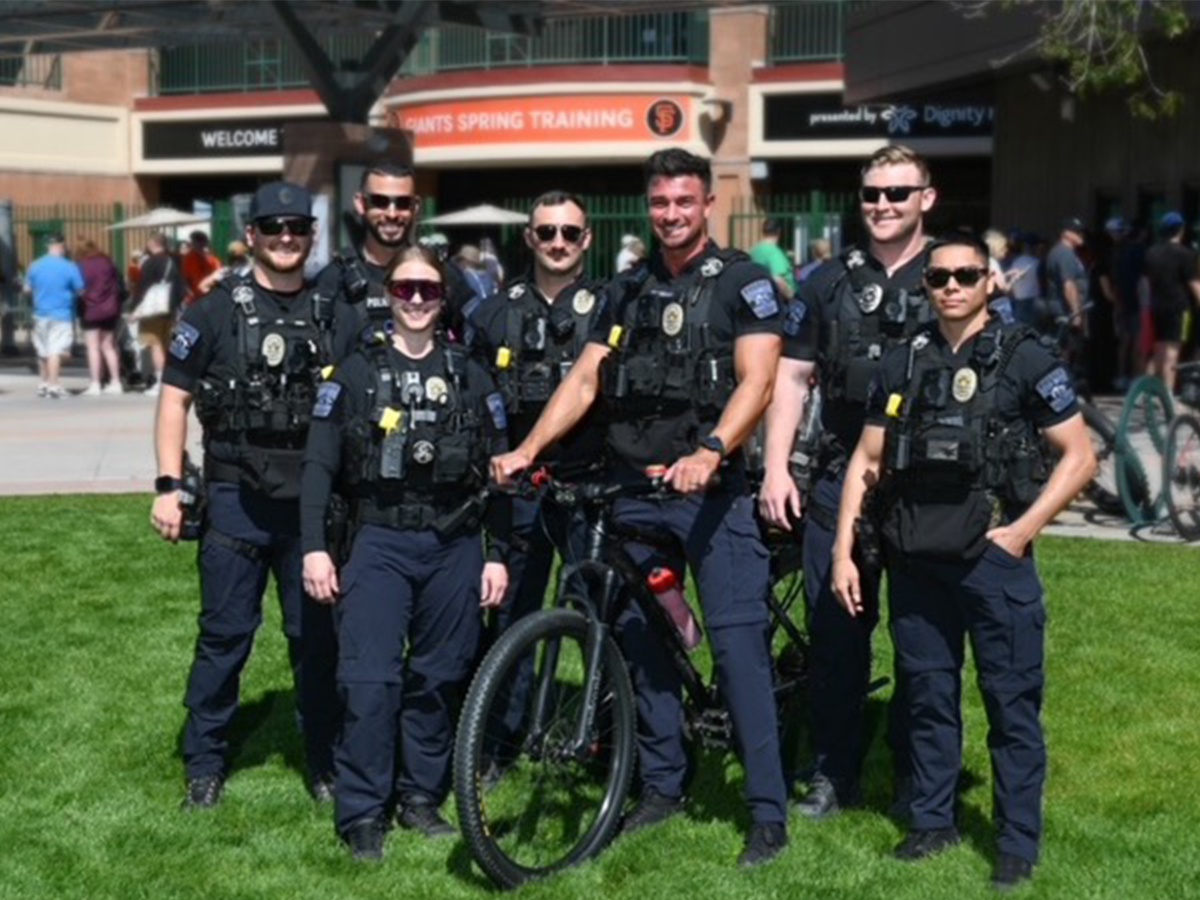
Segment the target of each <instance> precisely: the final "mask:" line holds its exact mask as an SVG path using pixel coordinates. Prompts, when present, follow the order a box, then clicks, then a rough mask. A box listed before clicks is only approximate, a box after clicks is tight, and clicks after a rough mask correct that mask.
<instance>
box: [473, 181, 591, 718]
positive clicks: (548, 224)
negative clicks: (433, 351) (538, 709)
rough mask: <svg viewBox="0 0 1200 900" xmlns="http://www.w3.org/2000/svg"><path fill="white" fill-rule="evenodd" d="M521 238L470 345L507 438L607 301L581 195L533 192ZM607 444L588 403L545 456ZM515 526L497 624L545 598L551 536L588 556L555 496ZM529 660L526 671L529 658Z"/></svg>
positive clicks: (517, 693)
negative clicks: (528, 265)
mask: <svg viewBox="0 0 1200 900" xmlns="http://www.w3.org/2000/svg"><path fill="white" fill-rule="evenodd" d="M525 243H526V245H527V246H528V247H529V249H530V250H531V251H532V252H533V269H532V271H531V272H530V273H528V274H526V275H525V276H524V277H522V278H519V279H517V280H515V281H513V282H512V283H511V284H510V285H509V287H508V289H507V290H506V291H504V292H502V293H499V294H495V295H493V296H492V297H489V298H488V299H487V300H485V301H484V302H483V303H482V304H481V305H480V306H479V307H478V309H476V310H475V311H474V312H473V313H472V314H471V316H470V318H469V320H468V325H467V333H468V334H469V335H470V343H471V345H472V347H473V349H475V350H476V352H477V353H478V355H479V356H480V357H481V358H482V359H483V360H484V361H485V362H486V363H487V364H488V365H489V366H490V368H491V370H492V374H493V376H494V377H495V379H496V382H497V384H498V385H499V386H500V390H501V393H502V394H503V395H504V399H505V403H506V406H507V410H508V434H509V443H510V446H516V445H517V444H519V443H520V442H521V441H523V440H524V439H525V436H526V435H527V434H529V431H530V429H532V428H533V425H534V423H535V422H536V421H537V418H538V416H539V415H540V414H541V412H542V410H543V409H544V408H545V406H546V401H547V400H549V399H550V395H551V394H553V393H554V391H555V390H556V389H557V388H558V385H559V384H560V382H561V381H562V379H563V378H564V377H565V376H566V374H567V372H569V371H570V369H571V366H572V365H574V363H575V360H577V359H578V358H579V355H580V354H581V353H582V352H583V349H584V346H585V345H586V343H587V340H588V336H589V334H590V330H591V322H592V318H593V316H594V315H595V314H596V312H597V311H598V310H599V309H600V308H601V307H602V306H603V305H604V302H605V299H604V293H603V289H604V288H603V285H602V284H600V283H598V282H596V281H593V280H592V279H589V278H587V277H586V276H585V275H584V274H583V262H584V254H585V253H586V252H587V249H588V247H590V246H591V243H592V233H591V230H590V229H589V228H588V221H587V210H586V209H585V207H584V204H583V200H582V199H580V198H579V197H576V196H575V195H574V194H568V193H565V192H563V191H550V192H548V193H545V194H542V195H541V196H540V197H538V198H537V199H536V200H534V201H533V206H532V207H531V208H530V212H529V225H528V226H527V227H526V228H525ZM603 446H604V431H603V429H602V428H601V427H600V425H599V423H598V422H597V421H596V416H595V415H594V414H593V413H589V414H588V415H587V416H586V417H585V418H584V420H583V421H582V422H580V423H579V424H578V425H577V426H576V427H575V428H573V429H572V430H571V431H570V432H569V433H568V434H566V435H565V436H563V438H562V439H561V440H560V441H559V442H558V443H557V444H556V445H555V446H554V447H553V448H551V449H550V451H549V452H548V453H547V454H545V456H544V458H545V460H546V461H548V462H552V463H553V464H554V465H555V468H556V471H557V474H558V476H559V477H560V478H567V479H570V478H571V477H573V476H574V475H578V474H579V473H581V472H583V471H585V470H586V469H588V468H590V467H592V466H594V465H596V463H597V462H598V460H599V458H600V455H601V451H602V450H603ZM513 534H514V535H515V537H516V538H517V540H515V541H514V542H513V549H512V551H511V552H510V554H509V564H508V572H509V596H508V597H507V598H506V601H505V603H504V604H503V605H502V606H501V607H500V608H499V609H498V610H497V611H496V625H497V628H498V630H500V631H503V630H504V629H505V628H507V627H508V626H509V625H510V624H511V623H512V622H515V621H516V620H517V619H519V618H521V617H522V616H524V615H526V614H527V613H529V612H532V611H533V610H536V609H538V608H540V607H541V605H542V601H543V598H544V597H545V594H546V584H547V582H548V581H549V578H550V568H551V564H552V563H553V562H554V549H555V540H554V537H555V536H558V537H559V540H558V543H559V544H562V545H563V548H564V557H565V558H566V559H567V560H568V561H571V560H573V559H577V558H580V557H582V555H583V552H584V545H585V540H586V534H585V529H584V527H583V522H582V518H581V517H575V518H573V519H572V518H570V517H568V516H567V515H565V514H564V512H563V510H562V509H561V508H560V507H557V506H555V505H554V504H552V503H545V504H543V503H539V502H538V501H536V500H526V499H522V498H516V499H514V501H513ZM562 538H565V539H566V540H565V541H564V540H562ZM528 662H529V665H528V667H527V672H528V671H531V670H532V665H533V660H532V659H530V660H529V661H528ZM526 677H527V673H526ZM524 697H525V693H524V691H522V690H521V689H519V688H518V689H515V690H513V691H512V692H511V709H510V713H509V723H508V724H509V725H510V726H511V727H512V728H513V729H515V728H516V727H517V726H518V725H519V724H520V709H521V705H522V701H523V700H524Z"/></svg>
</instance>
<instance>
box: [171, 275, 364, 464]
mask: <svg viewBox="0 0 1200 900" xmlns="http://www.w3.org/2000/svg"><path fill="white" fill-rule="evenodd" d="M249 283H250V285H251V286H252V287H253V288H254V305H255V309H256V310H257V312H258V313H259V315H260V317H261V318H262V319H263V320H264V322H269V321H270V320H273V319H276V318H286V317H288V316H289V315H291V316H297V315H298V316H302V317H303V318H305V319H307V320H308V321H312V305H311V303H310V300H309V294H308V291H307V290H300V291H294V292H287V293H285V292H281V291H269V290H267V289H266V288H264V287H263V286H262V285H260V284H258V283H257V282H255V281H254V280H253V278H251V279H250V281H249ZM241 319H242V314H241V312H240V311H239V310H238V309H237V304H235V303H234V302H233V295H232V293H231V288H230V287H229V285H228V284H227V283H225V282H222V283H220V284H218V285H217V286H216V287H214V288H213V289H212V290H211V291H209V292H208V293H207V294H205V295H204V297H203V298H202V299H200V300H198V301H197V302H196V303H193V304H192V305H191V306H189V307H187V308H186V309H185V310H184V311H183V315H182V316H181V317H180V319H179V321H178V322H177V323H176V325H175V330H174V332H173V334H172V336H171V343H170V346H169V347H168V348H167V364H166V368H165V370H164V371H163V383H164V384H169V385H171V386H172V387H177V388H179V389H180V390H184V391H187V392H188V393H189V394H194V393H195V392H196V383H197V382H198V381H199V380H200V379H201V378H213V379H217V380H223V381H227V380H229V379H231V378H234V377H235V376H237V374H238V372H239V369H240V360H239V355H240V348H239V345H238V341H239V338H238V336H237V332H236V330H235V323H237V324H240V320H241ZM356 324H357V323H356V321H355V319H354V317H353V315H352V313H351V312H350V311H349V310H347V309H338V308H337V306H336V305H335V307H334V319H333V334H332V340H331V349H332V352H333V361H334V362H336V361H337V360H340V359H343V358H344V357H345V356H346V355H347V354H349V353H350V352H351V351H352V350H353V349H354V346H355V344H356V342H357V332H356ZM269 330H270V329H269V328H267V327H265V325H264V326H262V333H263V334H264V335H265V334H267V333H268V332H269ZM204 446H205V452H206V453H210V454H212V456H213V457H214V458H215V459H219V460H222V461H224V462H236V461H237V458H238V456H237V450H236V443H235V438H234V437H233V436H231V435H228V434H226V435H210V434H205V444H204Z"/></svg>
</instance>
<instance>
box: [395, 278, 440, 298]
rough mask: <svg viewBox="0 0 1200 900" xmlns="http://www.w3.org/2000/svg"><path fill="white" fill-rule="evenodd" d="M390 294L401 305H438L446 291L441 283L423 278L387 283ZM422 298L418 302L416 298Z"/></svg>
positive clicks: (403, 279) (398, 279)
mask: <svg viewBox="0 0 1200 900" xmlns="http://www.w3.org/2000/svg"><path fill="white" fill-rule="evenodd" d="M387 289H388V293H389V294H391V295H392V296H393V297H395V298H396V299H397V300H399V301H400V302H401V303H418V302H421V303H438V302H439V301H440V300H441V299H442V298H443V297H444V296H445V295H446V290H445V287H444V286H443V285H442V283H441V282H440V281H428V280H425V279H422V278H397V279H396V280H394V281H389V282H388V283H387ZM418 295H419V296H420V298H421V299H420V300H419V301H418V300H417V299H416V298H417V296H418Z"/></svg>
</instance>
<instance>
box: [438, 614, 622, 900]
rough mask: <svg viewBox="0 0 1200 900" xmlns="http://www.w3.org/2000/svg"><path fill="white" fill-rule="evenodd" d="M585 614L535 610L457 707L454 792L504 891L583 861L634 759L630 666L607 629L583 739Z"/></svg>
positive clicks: (468, 835)
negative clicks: (580, 737)
mask: <svg viewBox="0 0 1200 900" xmlns="http://www.w3.org/2000/svg"><path fill="white" fill-rule="evenodd" d="M587 633H588V622H587V619H586V618H585V617H584V616H583V615H582V614H581V613H578V612H575V611H574V610H570V609H551V610H545V611H543V612H539V613H534V614H533V615H530V616H527V617H525V618H524V619H522V620H520V621H519V622H517V623H516V624H515V625H513V626H512V627H511V628H510V629H509V630H508V631H506V632H505V633H504V635H503V636H502V637H501V638H500V640H498V641H497V642H496V644H495V645H494V646H493V647H492V649H491V650H490V651H489V652H488V654H487V656H486V657H485V658H484V660H483V663H482V665H481V666H480V668H479V671H478V673H477V674H476V675H475V679H474V680H473V681H472V683H471V688H470V690H469V691H468V693H467V698H466V702H465V704H464V705H463V710H462V716H461V717H460V719H459V727H458V737H457V740H456V744H455V750H454V797H455V801H456V802H457V805H458V818H459V823H460V825H461V827H462V832H463V836H464V838H465V839H466V842H467V846H468V848H469V849H470V851H471V855H472V856H473V857H474V858H475V861H476V862H477V863H478V864H479V866H480V867H481V868H482V869H483V870H484V872H486V873H487V875H488V876H489V877H490V878H491V879H492V880H493V881H495V882H496V883H497V884H499V885H500V886H502V887H506V888H511V887H516V886H517V885H519V884H521V883H523V882H525V881H528V880H530V879H532V878H539V877H542V876H545V875H548V874H550V873H552V872H555V871H557V870H559V869H563V868H566V867H568V866H571V865H575V864H576V863H579V862H582V861H583V860H585V859H588V858H589V857H591V856H594V855H596V854H597V853H599V852H600V851H601V850H602V849H603V848H604V847H605V846H606V845H607V844H608V842H609V841H611V840H612V838H613V835H614V834H615V833H616V830H617V826H618V825H619V824H620V819H621V812H622V805H623V804H624V801H625V797H626V795H627V793H628V791H629V783H630V779H631V778H632V776H633V765H634V727H635V726H634V700H633V688H632V687H631V686H630V682H629V671H628V669H627V667H626V665H625V661H624V659H623V658H622V656H621V654H620V651H619V650H618V649H617V645H616V642H615V641H614V640H613V638H612V637H611V635H610V636H609V637H608V638H607V639H606V640H605V642H604V646H603V650H602V660H601V668H600V684H599V691H598V693H597V698H598V700H597V709H596V713H595V716H594V719H593V721H592V723H591V727H590V728H589V729H588V731H587V735H586V740H585V741H584V742H583V746H582V747H580V746H577V743H576V738H577V735H578V732H579V727H578V726H579V721H580V716H581V714H582V712H583V705H584V704H583V699H584V673H585V671H586V662H587V660H586V654H585V647H586V646H587Z"/></svg>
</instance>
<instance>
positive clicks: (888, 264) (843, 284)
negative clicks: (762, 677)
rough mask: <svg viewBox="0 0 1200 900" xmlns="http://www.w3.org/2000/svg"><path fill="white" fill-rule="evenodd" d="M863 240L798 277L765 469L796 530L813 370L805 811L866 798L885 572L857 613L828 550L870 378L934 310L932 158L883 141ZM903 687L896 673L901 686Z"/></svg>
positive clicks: (870, 584)
mask: <svg viewBox="0 0 1200 900" xmlns="http://www.w3.org/2000/svg"><path fill="white" fill-rule="evenodd" d="M859 199H860V201H861V213H862V221H863V227H864V228H865V229H866V231H867V234H868V235H869V236H870V243H869V245H868V247H867V249H866V250H863V249H861V248H858V247H851V248H848V249H847V250H846V251H845V252H843V253H842V254H841V256H839V257H838V258H837V259H834V260H831V261H830V262H829V263H828V264H827V265H824V266H822V267H821V268H820V269H818V270H817V271H816V272H815V273H814V274H813V275H812V276H811V277H809V278H808V279H807V280H805V281H804V282H803V283H802V284H801V285H800V287H799V290H798V293H797V296H796V298H795V299H794V300H793V301H792V302H791V303H790V304H789V306H788V315H787V318H786V320H785V322H784V350H783V355H784V358H783V359H782V360H780V363H779V373H778V376H777V377H776V381H775V393H774V396H773V398H772V400H771V407H770V409H769V410H768V411H767V416H766V426H767V428H766V446H765V464H766V477H765V479H764V481H763V486H762V490H761V492H760V493H759V510H760V512H761V513H762V515H763V518H765V519H766V520H767V521H768V522H769V523H771V524H772V525H775V526H776V527H778V528H783V529H786V530H790V529H791V522H790V518H791V517H795V518H798V517H799V515H800V502H801V498H800V494H799V491H798V490H797V487H796V484H795V482H793V481H792V477H791V474H790V473H789V471H788V457H789V456H790V454H791V452H792V442H793V439H794V437H795V434H796V428H797V426H798V425H799V423H800V417H801V414H802V412H803V409H804V403H805V399H806V397H807V395H808V383H809V381H810V379H811V378H812V376H813V373H814V370H815V371H816V372H817V374H818V381H819V383H820V387H821V399H822V405H821V438H820V445H819V447H818V448H816V454H815V455H816V461H815V466H814V471H813V474H812V482H813V487H812V494H811V496H810V497H808V498H806V500H807V504H808V518H807V520H806V524H805V529H804V592H805V598H806V600H807V602H808V629H809V635H810V637H811V639H812V660H811V668H810V671H809V714H810V727H811V733H812V742H813V749H814V751H815V754H816V761H815V774H814V775H813V776H812V779H811V780H810V782H809V785H808V790H807V793H806V794H805V796H804V797H803V799H801V801H800V803H799V804H798V807H797V808H798V810H799V811H800V812H801V813H802V814H803V815H806V816H808V817H810V818H822V817H824V816H828V815H830V814H832V813H835V812H837V811H838V809H839V808H840V807H842V806H846V805H851V804H854V803H856V802H857V800H858V793H859V791H858V776H859V770H860V768H861V766H862V758H863V734H862V732H863V708H864V706H865V703H866V693H867V686H868V684H869V681H870V669H871V632H872V631H873V630H874V628H875V625H876V623H877V622H878V620H879V575H880V572H879V570H878V568H876V567H867V568H865V569H864V571H863V595H864V596H865V597H866V603H867V607H866V613H865V614H864V615H862V616H859V617H857V618H851V617H849V616H847V615H846V614H845V611H844V610H843V609H842V608H841V606H840V605H839V604H838V602H837V598H835V597H834V595H833V591H832V590H831V588H830V582H829V574H830V561H831V556H830V550H831V548H832V547H833V529H834V524H835V523H836V521H837V505H838V497H839V495H840V493H841V486H842V477H843V473H844V471H845V467H846V460H847V458H848V457H849V455H850V452H851V451H852V450H853V449H854V446H855V444H857V443H858V435H859V432H860V430H861V429H862V421H863V410H864V405H865V403H866V399H867V387H868V385H869V384H870V381H871V376H872V374H873V373H874V371H875V367H876V366H877V365H878V364H879V360H880V358H881V357H882V356H883V354H884V352H885V351H887V350H888V348H890V347H893V346H895V345H896V344H898V343H899V342H900V341H902V340H903V339H904V338H905V337H907V336H909V335H911V334H913V333H914V332H915V331H916V330H917V329H918V328H919V327H920V326H921V325H922V324H923V323H925V322H928V321H929V318H930V313H929V307H928V302H927V300H926V297H925V293H924V290H923V287H922V285H921V271H922V270H923V268H924V265H925V247H926V243H927V240H926V237H925V232H924V228H923V222H922V219H923V216H924V215H925V213H927V212H929V210H930V209H931V208H932V207H933V204H934V201H935V199H936V192H935V191H934V189H933V187H931V186H930V179H929V167H928V166H927V165H926V164H925V161H924V160H923V159H922V158H921V157H920V156H919V155H917V154H916V153H915V152H914V151H912V150H910V149H908V148H906V147H901V146H890V147H884V148H883V149H881V150H879V151H878V152H876V153H875V154H873V155H872V156H871V157H870V159H868V160H867V162H866V164H865V165H864V166H863V169H862V187H861V188H859ZM902 692H903V685H902V684H901V683H900V679H899V678H897V685H896V689H895V691H894V693H893V696H898V695H899V694H900V693H902ZM891 712H892V717H891V727H890V732H891V734H890V738H891V743H892V751H893V757H894V758H893V763H894V765H895V769H896V782H897V797H898V801H899V802H898V804H897V811H898V812H901V811H902V810H901V807H903V805H904V800H903V798H904V795H905V794H906V793H907V770H908V765H907V762H906V760H905V758H904V750H903V747H904V744H903V741H902V740H901V737H902V734H903V731H904V725H903V723H902V721H901V719H902V715H901V712H902V706H901V704H899V703H897V702H895V701H893V703H892V707H891Z"/></svg>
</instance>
